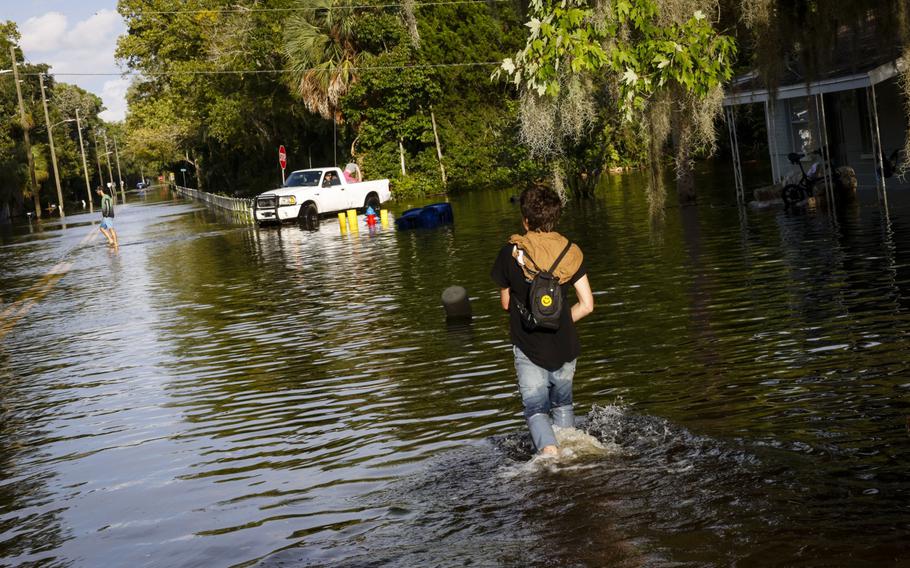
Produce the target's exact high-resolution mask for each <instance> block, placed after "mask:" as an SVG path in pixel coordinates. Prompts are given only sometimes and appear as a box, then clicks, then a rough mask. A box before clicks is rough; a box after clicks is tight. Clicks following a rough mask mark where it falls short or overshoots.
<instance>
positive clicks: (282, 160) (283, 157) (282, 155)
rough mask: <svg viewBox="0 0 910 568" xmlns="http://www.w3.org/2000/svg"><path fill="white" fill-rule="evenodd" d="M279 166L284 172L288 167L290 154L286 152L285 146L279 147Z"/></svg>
mask: <svg viewBox="0 0 910 568" xmlns="http://www.w3.org/2000/svg"><path fill="white" fill-rule="evenodd" d="M278 164H279V165H280V166H281V169H282V170H283V169H284V168H286V167H288V153H287V152H286V151H285V149H284V145H283V144H282V145H281V146H278Z"/></svg>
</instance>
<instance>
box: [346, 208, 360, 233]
mask: <svg viewBox="0 0 910 568" xmlns="http://www.w3.org/2000/svg"><path fill="white" fill-rule="evenodd" d="M348 225H350V227H349V228H350V229H351V232H352V233H356V232H357V231H359V230H360V227H358V226H357V210H356V209H348Z"/></svg>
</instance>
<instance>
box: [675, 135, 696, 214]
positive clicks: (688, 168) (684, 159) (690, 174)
mask: <svg viewBox="0 0 910 568" xmlns="http://www.w3.org/2000/svg"><path fill="white" fill-rule="evenodd" d="M676 158H677V166H676V168H677V169H676V193H677V195H678V196H679V202H680V204H682V205H689V204H692V203H695V202H696V200H697V196H696V194H695V171H694V169H693V167H692V160H691V159H690V158H689V151H688V148H686V147H685V146H680V147H679V148H678V149H677V151H676Z"/></svg>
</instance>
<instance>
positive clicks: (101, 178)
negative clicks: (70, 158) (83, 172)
mask: <svg viewBox="0 0 910 568" xmlns="http://www.w3.org/2000/svg"><path fill="white" fill-rule="evenodd" d="M92 134H94V135H95V159H96V160H97V161H98V181H99V183H98V187H104V170H102V169H101V152H99V151H98V131H97V130H93V131H92Z"/></svg>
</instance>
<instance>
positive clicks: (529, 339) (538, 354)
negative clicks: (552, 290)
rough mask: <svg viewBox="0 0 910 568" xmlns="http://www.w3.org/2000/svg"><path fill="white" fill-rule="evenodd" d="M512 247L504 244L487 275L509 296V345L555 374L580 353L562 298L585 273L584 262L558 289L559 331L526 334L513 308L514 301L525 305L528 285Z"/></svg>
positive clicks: (565, 304) (567, 303)
mask: <svg viewBox="0 0 910 568" xmlns="http://www.w3.org/2000/svg"><path fill="white" fill-rule="evenodd" d="M514 246H515V245H512V244H508V245H506V246H504V247H502V249H501V250H500V251H499V255H498V256H497V257H496V262H495V263H494V264H493V270H492V271H491V272H490V277H492V278H493V282H496V284H498V285H499V287H500V288H508V289H509V294H510V295H511V296H512V303H511V305H510V306H509V331H510V335H511V337H512V345H514V346H516V347H518V348H519V349H521V351H522V353H524V354H525V355H527V357H528V359H530V360H531V362H532V363H534V364H535V365H537V366H539V367H543V368H544V369H546V370H548V371H555V370H557V369H559V368H560V367H562V366H563V365H564V364H565V363H568V362H569V361H571V360H573V359H575V358H577V357H578V355H579V354H580V353H581V344H580V343H579V341H578V332H577V331H576V330H575V323H574V322H573V321H572V310H571V309H570V308H571V305H570V304H569V302H568V298H567V297H566V288H567V287H569V286H572V285H574V284H575V282H577V281H578V280H579V279H581V277H582V276H584V275H585V274H587V273H588V272H587V269H585V264H584V261H582V263H581V266H579V267H578V271H577V272H575V275H573V276H572V278H570V279H569V281H568V282H566V283H565V284H563V285H562V286H560V289H561V290H562V299H563V310H562V314H561V316H560V317H561V319H560V322H559V329H557V330H555V331H554V330H550V329H535V330H533V331H528V330H527V329H525V327H524V326H523V325H521V319H520V317H519V315H518V310H517V309H516V308H515V300H516V299H517V300H521V301H522V302H525V303H526V304H527V298H528V293H529V292H530V289H531V283H530V282H529V281H527V280H525V276H524V272H522V270H521V266H519V265H518V261H517V260H515V259H514V258H512V247H514Z"/></svg>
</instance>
